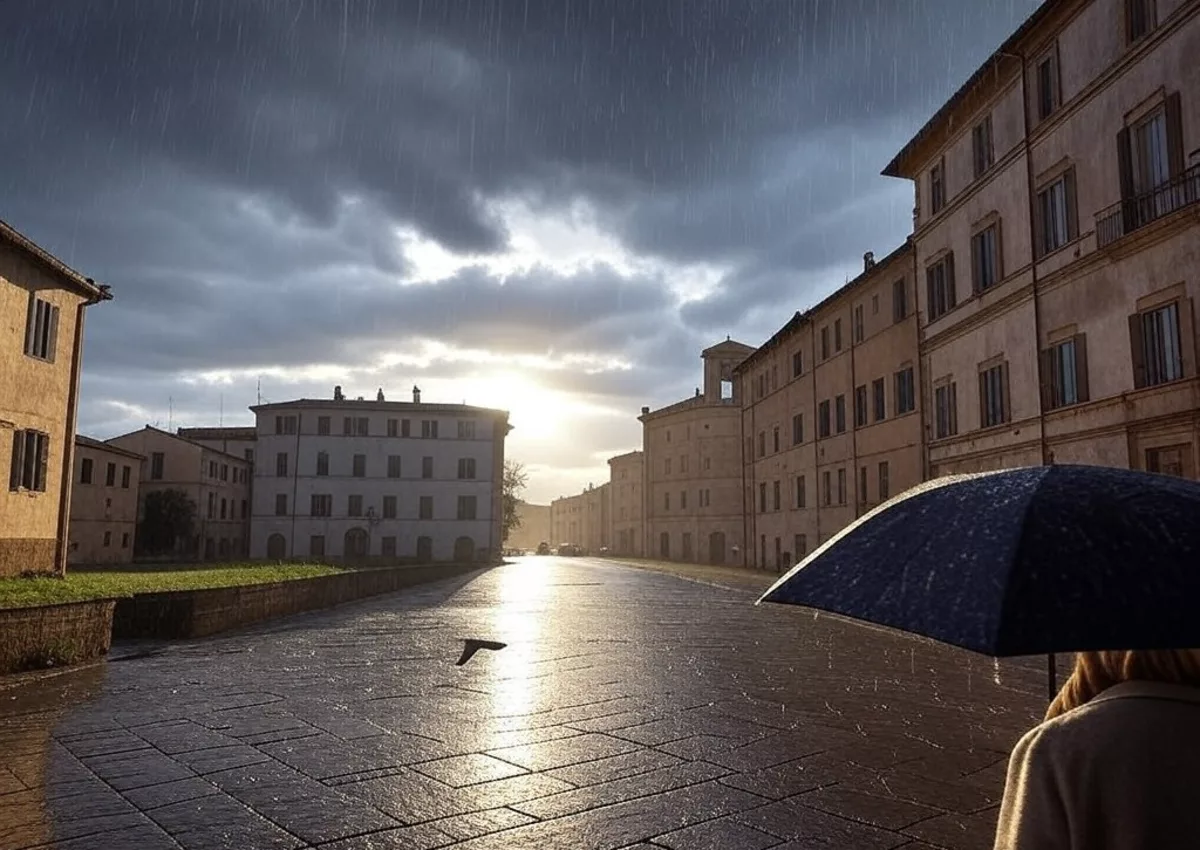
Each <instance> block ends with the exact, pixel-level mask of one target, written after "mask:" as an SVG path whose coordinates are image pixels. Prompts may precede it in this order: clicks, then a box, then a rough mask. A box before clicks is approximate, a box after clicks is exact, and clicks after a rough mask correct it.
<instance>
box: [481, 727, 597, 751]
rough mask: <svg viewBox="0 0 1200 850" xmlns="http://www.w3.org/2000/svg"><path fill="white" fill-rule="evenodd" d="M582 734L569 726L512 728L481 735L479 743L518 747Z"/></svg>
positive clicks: (484, 746) (501, 747) (485, 745)
mask: <svg viewBox="0 0 1200 850" xmlns="http://www.w3.org/2000/svg"><path fill="white" fill-rule="evenodd" d="M581 734H583V733H582V732H580V731H579V730H578V729H575V728H572V727H571V726H540V727H538V728H536V729H512V730H509V731H505V732H488V733H487V734H486V736H483V739H482V741H481V745H482V747H483V748H486V749H489V750H498V749H503V748H505V747H520V746H524V745H526V744H539V743H541V742H543V741H556V740H558V739H560V738H574V737H576V736H577V735H581Z"/></svg>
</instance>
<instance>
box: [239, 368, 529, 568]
mask: <svg viewBox="0 0 1200 850" xmlns="http://www.w3.org/2000/svg"><path fill="white" fill-rule="evenodd" d="M251 410H252V411H253V412H254V414H255V416H256V420H257V426H256V427H257V441H256V443H257V444H256V447H255V461H256V462H255V465H254V490H253V502H254V505H253V511H252V517H253V519H252V523H251V531H250V555H251V557H253V558H269V559H283V558H314V559H329V560H363V559H370V560H376V559H378V560H384V561H390V560H393V559H414V560H418V561H422V562H425V561H431V560H435V561H448V560H456V561H466V560H486V559H490V558H492V557H494V556H495V555H496V554H497V553H498V552H499V551H500V547H501V523H502V519H503V507H502V505H503V500H502V499H501V492H502V483H503V473H504V439H505V437H506V436H507V435H508V432H509V430H510V429H511V426H510V425H509V424H508V412H507V411H504V410H491V409H487V408H482V407H471V406H468V405H463V404H423V403H421V401H420V390H418V389H417V388H416V387H414V388H413V401H411V402H395V401H385V400H383V393H382V391H380V393H379V396H378V397H377V398H376V399H375V400H363V399H357V400H353V399H347V398H345V397H343V396H342V392H341V388H340V387H338V388H335V390H334V398H333V399H300V400H298V401H289V402H281V403H278V404H262V405H258V406H256V407H252V408H251Z"/></svg>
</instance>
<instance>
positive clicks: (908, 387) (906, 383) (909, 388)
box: [896, 366, 917, 416]
mask: <svg viewBox="0 0 1200 850" xmlns="http://www.w3.org/2000/svg"><path fill="white" fill-rule="evenodd" d="M916 409H917V391H916V388H915V387H914V386H913V368H912V366H909V367H908V368H907V369H901V370H900V371H899V372H897V373H896V415H897V416H899V415H900V414H902V413H911V412H912V411H914V410H916Z"/></svg>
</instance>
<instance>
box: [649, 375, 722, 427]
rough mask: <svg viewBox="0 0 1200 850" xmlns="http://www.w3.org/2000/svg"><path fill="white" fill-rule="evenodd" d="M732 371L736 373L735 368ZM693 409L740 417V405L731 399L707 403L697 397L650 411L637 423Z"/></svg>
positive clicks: (706, 399) (703, 398) (700, 397)
mask: <svg viewBox="0 0 1200 850" xmlns="http://www.w3.org/2000/svg"><path fill="white" fill-rule="evenodd" d="M734 371H737V370H736V368H735V369H734ZM693 408H703V409H705V410H707V411H708V412H709V415H714V414H716V413H717V412H718V411H721V410H728V411H731V412H733V413H737V414H738V415H741V411H742V408H741V405H740V404H739V403H738V402H736V401H735V400H733V399H728V398H727V399H721V400H720V401H709V399H708V398H707V397H706V396H703V395H697V396H692V397H691V398H685V399H683V400H682V401H677V402H675V403H674V404H668V405H666V406H665V407H660V408H658V409H657V410H650V411H647V412H646V413H643V414H642V415H641V416H639V417H638V421H639V422H649V421H650V420H651V419H658V418H660V417H663V416H669V415H672V414H675V413H683V412H684V411H688V410H692V409H693Z"/></svg>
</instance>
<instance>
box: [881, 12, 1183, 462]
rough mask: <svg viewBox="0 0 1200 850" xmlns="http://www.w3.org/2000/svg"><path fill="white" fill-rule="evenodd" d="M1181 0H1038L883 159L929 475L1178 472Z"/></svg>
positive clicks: (1180, 454) (1180, 403)
mask: <svg viewBox="0 0 1200 850" xmlns="http://www.w3.org/2000/svg"><path fill="white" fill-rule="evenodd" d="M1198 44H1200V4H1198V3H1196V2H1184V0H1051V2H1047V3H1045V4H1043V5H1042V6H1041V7H1040V8H1039V9H1038V11H1037V12H1036V13H1035V14H1034V15H1033V16H1032V17H1031V18H1030V19H1029V20H1028V21H1026V22H1025V24H1023V25H1022V26H1021V27H1020V29H1019V30H1018V31H1017V32H1016V33H1014V34H1013V36H1011V37H1010V38H1009V39H1008V40H1007V41H1006V42H1005V43H1004V44H1003V45H1002V46H1001V48H1000V49H999V50H998V51H997V52H996V53H995V54H993V56H992V57H991V58H990V59H989V60H988V61H987V62H986V63H985V64H984V66H983V67H982V68H981V69H980V70H979V71H978V72H976V74H975V75H974V76H973V77H972V78H971V79H970V80H969V81H968V82H967V83H966V85H964V86H963V87H962V89H960V91H959V92H958V93H957V94H956V95H955V96H954V97H953V98H951V100H950V101H949V102H947V103H946V104H945V105H944V106H943V107H942V109H941V110H940V111H939V112H938V113H937V114H936V115H935V116H934V117H933V118H932V119H931V120H930V121H929V123H928V124H927V125H926V126H925V127H924V128H923V129H922V130H921V131H920V133H918V135H917V136H916V137H915V138H914V139H913V140H912V141H910V142H909V143H908V144H907V145H906V146H905V148H904V149H903V150H902V151H901V152H900V153H899V154H898V155H897V156H896V157H895V159H894V160H893V161H892V163H891V164H889V165H888V167H887V169H885V171H884V173H885V174H888V175H891V176H897V177H906V178H909V179H911V180H913V181H914V182H915V187H916V197H917V205H916V210H915V216H914V218H915V229H916V231H915V234H914V236H913V240H914V242H915V244H916V250H917V258H916V263H917V268H918V270H919V273H920V274H921V277H922V283H923V285H922V287H921V291H920V293H919V309H920V314H921V333H922V338H923V360H924V364H923V365H924V372H925V374H926V375H927V377H928V380H927V382H926V386H925V387H924V395H925V397H926V403H927V404H928V405H929V410H930V415H929V416H928V417H927V426H928V432H927V439H928V452H929V466H930V473H931V475H934V476H936V475H942V474H945V473H950V472H958V471H970V470H980V469H991V468H997V467H1003V466H1018V465H1026V464H1039V463H1091V464H1101V465H1106V466H1118V467H1132V468H1139V469H1148V470H1152V471H1158V472H1167V473H1172V474H1177V475H1184V476H1186V477H1189V478H1195V477H1196V473H1197V468H1198V463H1197V462H1198V460H1200V458H1198V456H1197V451H1198V445H1200V383H1198V380H1197V360H1196V349H1197V345H1196V343H1197V340H1196V322H1195V315H1194V304H1195V300H1196V298H1197V296H1198V295H1200V63H1197V62H1196V59H1195V54H1196V47H1197V45H1198Z"/></svg>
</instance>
